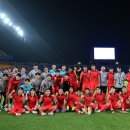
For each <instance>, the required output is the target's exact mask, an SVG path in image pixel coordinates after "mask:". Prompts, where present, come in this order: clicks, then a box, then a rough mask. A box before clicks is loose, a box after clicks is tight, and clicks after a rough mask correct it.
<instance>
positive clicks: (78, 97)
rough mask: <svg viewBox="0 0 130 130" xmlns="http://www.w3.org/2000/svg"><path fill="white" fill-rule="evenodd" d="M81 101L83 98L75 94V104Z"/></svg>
mask: <svg viewBox="0 0 130 130" xmlns="http://www.w3.org/2000/svg"><path fill="white" fill-rule="evenodd" d="M80 101H81V96H78V95H77V94H74V102H80Z"/></svg>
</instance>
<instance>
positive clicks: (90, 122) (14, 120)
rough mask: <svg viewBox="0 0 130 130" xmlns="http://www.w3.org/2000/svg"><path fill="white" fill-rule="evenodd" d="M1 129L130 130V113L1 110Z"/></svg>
mask: <svg viewBox="0 0 130 130" xmlns="http://www.w3.org/2000/svg"><path fill="white" fill-rule="evenodd" d="M0 130H130V113H128V114H122V113H119V112H117V113H116V114H115V115H112V114H111V113H110V112H109V111H108V112H102V113H94V114H92V115H90V116H88V115H84V114H83V115H77V114H76V113H74V112H73V113H71V112H68V113H56V114H55V115H54V116H49V115H46V116H44V117H43V116H40V115H34V114H23V115H22V116H21V117H16V116H13V115H8V114H7V112H0Z"/></svg>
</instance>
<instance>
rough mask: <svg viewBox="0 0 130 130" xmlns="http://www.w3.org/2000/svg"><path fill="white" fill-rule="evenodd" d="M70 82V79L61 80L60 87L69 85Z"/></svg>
mask: <svg viewBox="0 0 130 130" xmlns="http://www.w3.org/2000/svg"><path fill="white" fill-rule="evenodd" d="M69 81H70V79H69V78H66V77H63V78H62V79H61V82H60V85H63V84H64V83H69Z"/></svg>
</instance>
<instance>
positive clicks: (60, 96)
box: [56, 94, 66, 105]
mask: <svg viewBox="0 0 130 130" xmlns="http://www.w3.org/2000/svg"><path fill="white" fill-rule="evenodd" d="M56 98H57V101H58V104H60V105H63V104H64V100H65V99H66V96H65V95H64V94H62V95H59V94H58V95H57V96H56Z"/></svg>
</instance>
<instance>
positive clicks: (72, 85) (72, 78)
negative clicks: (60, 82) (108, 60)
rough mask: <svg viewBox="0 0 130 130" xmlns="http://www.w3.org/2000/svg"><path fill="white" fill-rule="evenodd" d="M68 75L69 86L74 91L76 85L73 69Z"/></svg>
mask: <svg viewBox="0 0 130 130" xmlns="http://www.w3.org/2000/svg"><path fill="white" fill-rule="evenodd" d="M68 76H69V79H70V80H69V82H70V86H71V87H73V89H74V91H76V89H77V87H78V83H77V76H76V73H75V72H74V71H71V72H68Z"/></svg>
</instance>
